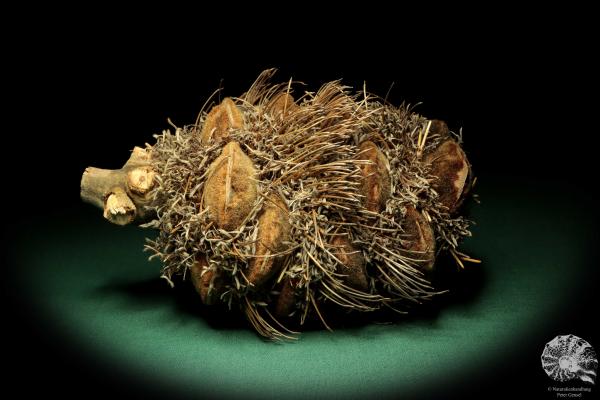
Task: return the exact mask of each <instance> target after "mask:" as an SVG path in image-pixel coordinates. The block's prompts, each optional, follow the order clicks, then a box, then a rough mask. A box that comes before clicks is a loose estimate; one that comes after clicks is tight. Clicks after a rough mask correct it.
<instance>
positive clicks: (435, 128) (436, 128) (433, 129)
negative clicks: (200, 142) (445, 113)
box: [429, 119, 450, 137]
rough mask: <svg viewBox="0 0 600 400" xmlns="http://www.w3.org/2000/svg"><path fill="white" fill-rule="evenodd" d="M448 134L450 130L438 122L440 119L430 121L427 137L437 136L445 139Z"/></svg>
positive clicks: (444, 124)
mask: <svg viewBox="0 0 600 400" xmlns="http://www.w3.org/2000/svg"><path fill="white" fill-rule="evenodd" d="M449 134H450V130H449V129H448V125H447V124H446V123H445V122H444V121H442V120H440V119H432V120H431V126H430V127H429V135H430V136H432V135H439V136H442V137H447V136H449Z"/></svg>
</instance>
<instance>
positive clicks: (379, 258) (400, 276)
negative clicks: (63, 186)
mask: <svg viewBox="0 0 600 400" xmlns="http://www.w3.org/2000/svg"><path fill="white" fill-rule="evenodd" d="M273 74H274V70H268V71H265V72H263V73H262V74H261V75H260V76H259V77H258V79H257V80H256V82H254V84H253V85H252V86H251V88H250V89H249V90H248V91H247V92H246V93H244V94H242V95H241V96H240V97H239V98H235V101H234V100H232V99H231V98H226V99H224V100H223V101H222V102H221V103H220V104H219V105H217V106H215V107H213V108H212V109H211V110H210V112H208V113H206V112H205V111H201V112H200V114H199V115H198V118H197V120H196V122H195V123H194V124H193V125H189V126H185V127H183V128H176V130H175V132H174V133H171V132H170V131H164V132H163V133H162V134H161V135H155V138H156V143H155V144H154V145H153V146H149V145H147V148H146V149H141V148H136V149H134V151H133V153H132V155H131V158H130V159H129V161H128V162H127V163H126V164H125V166H123V168H122V169H119V170H113V171H110V170H102V169H98V168H88V169H87V170H86V172H85V173H84V174H83V177H82V181H81V196H82V198H83V199H84V200H85V201H88V202H90V203H92V204H94V205H96V206H98V207H100V208H102V209H103V210H104V215H105V217H106V218H107V219H108V220H109V221H111V222H113V223H115V224H119V225H123V224H127V223H131V222H147V223H146V224H145V225H143V226H144V227H151V228H155V229H157V231H158V234H157V236H156V238H153V239H148V240H147V244H146V249H147V250H148V251H150V253H151V256H150V258H154V257H157V258H159V259H160V260H161V261H162V262H163V264H164V266H163V270H162V277H163V278H164V279H166V280H167V281H168V282H169V284H171V285H174V284H175V283H177V282H179V281H181V280H184V281H191V282H192V284H193V286H194V287H195V288H196V290H197V291H198V293H199V297H200V301H201V302H202V303H204V304H206V305H209V304H221V305H224V306H226V307H227V308H229V309H233V308H237V309H238V310H240V311H242V312H243V313H244V314H245V315H246V317H247V319H248V321H249V323H250V324H251V325H252V326H253V327H254V328H255V329H256V331H257V332H258V333H259V334H260V335H262V336H265V337H268V338H275V339H281V338H293V337H295V336H294V334H295V333H294V332H292V331H290V330H289V329H287V328H286V326H285V325H284V324H283V323H285V324H286V325H288V324H295V325H297V324H299V325H302V324H304V322H305V321H308V320H311V319H313V320H315V321H321V322H322V324H323V326H324V327H326V328H327V329H331V326H330V325H329V324H328V322H327V319H328V318H329V317H328V316H330V315H331V313H332V312H335V310H336V309H337V310H339V311H340V314H341V315H346V314H347V313H348V311H353V312H374V311H376V310H379V309H381V308H391V309H394V310H396V311H400V312H405V311H407V310H409V309H410V307H411V306H413V305H417V304H420V303H423V302H425V301H427V300H429V299H431V298H432V297H434V296H436V295H438V294H439V293H442V292H443V290H440V289H439V288H435V287H433V285H432V283H431V281H430V279H431V278H432V276H433V275H434V274H435V272H436V265H435V260H436V256H437V255H438V254H440V253H442V252H450V253H451V255H452V256H453V257H454V259H455V260H456V261H457V263H458V264H459V265H460V266H461V267H464V264H463V262H477V260H475V259H473V258H470V257H468V256H466V255H465V254H464V253H462V252H460V251H459V250H458V246H459V244H460V242H461V240H462V239H463V238H464V237H466V236H469V235H470V232H469V224H470V221H469V220H467V219H466V218H464V217H463V216H461V215H460V213H459V211H460V208H459V207H460V205H461V204H462V202H463V201H464V199H465V198H466V197H467V195H468V194H469V191H470V189H471V180H472V175H471V170H470V165H469V162H468V160H467V158H466V155H465V153H464V151H463V150H462V149H461V147H460V143H461V142H462V138H461V136H460V135H456V134H454V133H453V132H452V131H450V130H449V129H448V126H447V125H446V123H444V122H443V121H439V120H428V119H426V118H424V117H422V116H420V115H418V114H416V113H414V112H413V111H412V109H411V108H410V107H408V106H406V105H401V106H399V107H393V106H391V105H388V104H385V103H383V102H381V101H378V100H376V98H374V97H371V96H370V95H368V94H367V93H366V91H365V90H362V91H360V93H358V94H352V93H351V92H350V91H349V88H347V87H344V86H342V85H341V84H340V82H330V83H326V84H325V85H323V86H322V87H321V89H319V90H318V91H317V92H306V93H304V94H303V95H301V96H300V97H298V100H296V101H294V98H293V97H292V93H293V87H292V82H291V81H290V82H287V83H282V84H271V83H270V79H271V78H272V77H273Z"/></svg>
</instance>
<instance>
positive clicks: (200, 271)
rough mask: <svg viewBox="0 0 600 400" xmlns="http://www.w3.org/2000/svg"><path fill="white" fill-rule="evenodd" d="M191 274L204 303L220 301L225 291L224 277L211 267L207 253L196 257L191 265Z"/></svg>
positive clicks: (210, 303)
mask: <svg viewBox="0 0 600 400" xmlns="http://www.w3.org/2000/svg"><path fill="white" fill-rule="evenodd" d="M190 276H191V280H192V283H193V284H194V287H195V288H196V291H197V292H198V294H199V295H200V299H201V300H202V303H203V304H206V305H213V304H215V303H217V302H218V301H219V298H220V296H221V294H222V292H223V279H222V278H221V277H220V276H219V275H218V274H217V273H216V272H215V271H214V270H213V269H210V268H209V265H208V260H207V259H206V256H205V255H200V256H198V257H196V261H195V262H194V264H192V266H191V267H190ZM211 284H212V286H211Z"/></svg>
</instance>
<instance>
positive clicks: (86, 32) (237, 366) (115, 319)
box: [2, 9, 600, 398]
mask: <svg viewBox="0 0 600 400" xmlns="http://www.w3.org/2000/svg"><path fill="white" fill-rule="evenodd" d="M96 11H97V12H96V13H95V14H94V15H101V16H102V18H98V19H93V18H87V17H86V18H76V19H72V20H69V21H59V20H52V21H54V22H53V23H52V24H50V23H48V22H47V21H50V20H51V19H47V20H45V21H46V22H44V21H41V22H40V23H38V24H32V29H30V30H29V32H30V33H31V35H29V36H24V39H23V40H24V43H17V42H14V43H10V44H9V51H12V52H13V53H12V55H11V57H9V59H10V60H12V63H10V66H9V68H13V70H11V74H9V75H7V76H10V80H11V81H12V82H10V83H12V84H13V85H14V87H15V89H16V90H15V91H14V92H13V93H11V96H10V99H11V102H10V105H9V106H8V107H9V115H10V118H9V119H8V120H7V124H9V125H8V127H7V128H6V132H10V133H11V134H10V135H9V134H8V133H7V135H6V139H8V142H5V143H3V144H4V146H3V147H2V148H3V150H4V152H5V157H4V158H3V163H5V166H4V171H5V174H4V179H5V187H6V188H7V189H6V190H5V191H4V193H5V194H8V196H6V195H5V198H6V199H8V206H4V208H3V215H4V218H5V219H8V222H7V223H5V224H4V229H3V232H2V238H3V242H4V243H5V245H6V250H5V251H4V252H3V253H2V260H3V266H4V267H5V269H4V273H3V274H2V277H3V282H2V300H3V304H4V305H5V310H4V315H5V320H6V321H8V322H7V323H5V324H4V326H3V328H2V335H3V342H2V343H3V345H4V350H5V354H4V358H3V360H4V363H5V365H6V366H9V369H8V373H7V374H5V375H4V376H3V377H2V379H3V381H4V382H3V385H4V387H5V388H14V389H16V390H17V391H18V392H19V393H21V394H22V395H33V394H36V393H38V392H39V391H42V393H44V394H45V395H48V396H49V395H60V396H63V397H68V398H70V397H77V398H81V397H82V396H85V397H103V398H107V397H112V396H119V395H120V396H123V395H133V396H136V397H139V396H144V397H148V398H154V397H157V398H160V397H167V396H169V397H171V398H176V397H188V396H189V397H194V398H198V397H226V398H227V397H250V398H281V397H284V398H296V397H303V398H304V397H337V398H353V397H373V396H377V397H380V398H388V397H389V398H399V397H402V398H406V397H409V398H430V397H433V398H440V397H442V398H472V397H482V396H484V397H490V396H493V395H501V396H503V397H508V396H511V397H513V396H514V397H517V396H524V395H525V396H526V395H531V396H532V397H536V398H537V397H548V398H554V396H553V395H552V394H549V393H548V392H547V388H548V386H551V385H556V384H555V383H554V382H553V381H551V380H549V379H548V378H547V377H546V375H545V374H544V372H543V370H542V368H541V366H540V359H539V357H540V354H541V351H542V349H543V346H544V344H545V343H546V342H548V341H549V340H551V339H552V338H553V337H555V336H556V335H562V334H569V333H572V334H575V335H578V336H581V337H582V338H584V339H586V340H588V341H589V342H590V343H591V344H592V345H593V346H595V347H596V350H597V351H598V350H600V349H599V347H600V340H599V336H598V335H597V330H596V329H595V328H594V327H593V326H592V325H593V322H592V321H593V316H594V315H595V314H596V310H595V307H594V306H593V304H595V303H596V301H595V295H596V292H597V291H598V283H597V282H598V281H597V272H596V270H597V266H596V263H597V262H596V259H597V258H596V247H597V243H598V234H597V231H596V226H597V222H598V220H597V215H596V212H595V209H594V197H593V196H592V194H591V193H592V189H593V187H594V185H595V178H594V176H595V175H596V170H597V168H596V167H595V161H594V160H595V158H594V155H595V151H594V144H593V143H592V140H591V137H592V136H593V134H594V132H595V129H596V128H595V123H594V116H595V115H596V114H597V111H596V110H595V107H593V102H588V101H585V100H584V99H585V96H581V95H580V93H586V92H589V91H590V90H591V89H590V87H591V86H590V81H588V79H587V78H586V74H585V73H586V71H589V68H590V66H592V65H594V64H593V63H592V62H591V61H590V60H589V57H590V54H591V53H590V51H589V50H586V49H585V46H584V42H583V41H582V40H580V39H579V37H580V36H578V35H579V34H580V32H579V30H580V29H584V28H585V26H586V25H585V24H583V23H578V24H577V29H574V30H569V33H570V34H571V35H572V36H566V35H565V34H564V33H565V32H564V30H563V29H562V28H561V29H558V28H557V27H560V26H562V25H557V24H554V23H549V24H548V26H547V27H542V28H547V29H538V27H536V29H533V28H532V24H531V21H533V20H535V21H552V20H551V19H544V18H543V16H542V15H540V14H536V15H535V18H534V19H531V18H526V17H524V16H523V17H522V18H521V17H514V16H510V18H507V19H505V20H504V22H503V23H502V24H499V25H494V24H492V23H491V22H490V21H488V20H483V19H482V20H477V21H479V22H476V23H475V24H474V25H464V24H460V23H458V22H457V21H454V20H450V19H447V18H442V19H440V20H436V19H432V18H429V19H426V21H427V23H426V24H425V23H424V21H425V20H423V21H422V19H419V24H418V25H419V29H418V30H414V29H410V28H408V27H407V26H406V22H407V20H408V19H410V18H408V17H406V18H404V17H403V18H401V21H402V23H400V22H399V20H398V19H397V18H395V17H394V15H396V16H397V14H393V13H389V14H388V13H378V15H377V17H376V18H375V19H374V20H371V21H370V24H368V23H367V22H366V21H365V19H368V18H367V17H365V16H364V15H363V11H364V10H362V9H361V10H350V11H351V14H352V15H351V16H349V17H348V18H347V19H343V18H339V17H336V18H334V19H335V20H336V21H339V22H340V23H342V24H344V26H346V28H348V26H350V27H352V29H350V28H348V29H346V30H343V31H340V30H339V28H337V27H336V26H335V24H331V23H330V22H331V20H324V17H323V16H320V17H319V18H316V17H315V15H317V14H315V15H312V16H311V15H307V16H306V18H300V19H299V20H298V21H294V22H290V23H288V24H287V26H288V27H287V28H286V29H283V30H282V28H281V22H280V21H279V20H275V22H274V21H273V20H270V21H269V22H268V23H266V22H265V23H262V24H261V23H256V21H253V22H254V23H248V18H246V19H245V22H244V23H241V24H237V25H236V24H234V23H233V22H231V21H230V22H229V23H228V24H222V23H221V22H219V24H218V26H214V27H213V26H208V25H207V24H208V22H210V21H208V22H207V20H206V19H203V23H202V24H200V23H199V22H198V21H195V23H194V24H188V25H185V27H186V28H190V29H182V24H181V22H180V21H179V20H178V19H172V18H168V17H167V16H165V15H162V14H161V15H160V16H159V17H158V18H157V19H155V20H154V19H152V20H147V19H144V20H143V21H142V20H141V19H140V18H138V17H139V15H136V16H130V17H131V18H129V17H127V16H122V17H119V16H118V15H121V14H119V13H112V12H109V13H108V14H107V15H104V14H102V13H99V14H98V12H99V11H98V10H96ZM517 14H518V15H519V16H522V15H523V14H522V13H517ZM318 15H321V13H320V12H319V13H318ZM286 18H290V16H289V15H288V16H287V17H286ZM133 21H137V24H134V23H133ZM216 21H222V20H221V19H215V24H216ZM577 21H579V19H577ZM59 22H60V23H59ZM324 22H328V23H324ZM359 22H360V23H359ZM27 26H29V25H27ZM359 26H362V27H363V28H364V29H359V28H357V27H359ZM509 26H510V29H509V28H508V27H509ZM240 27H242V28H240ZM317 27H318V28H317ZM433 27H437V28H439V29H438V30H436V32H438V33H437V34H434V35H433V38H432V40H430V41H424V42H419V41H418V40H419V38H421V37H422V36H426V32H430V31H431V30H433ZM490 27H491V29H486V28H490ZM530 28H531V30H530ZM274 31H275V32H284V33H285V32H287V33H286V34H282V35H277V36H281V37H283V38H284V39H285V40H286V41H285V45H283V46H282V45H277V44H274V42H273V41H271V40H267V39H268V38H272V37H273V35H274V34H273V32H274ZM508 31H510V32H518V34H515V35H514V36H510V35H509V34H508V33H507V32H508ZM366 32H368V33H366ZM415 32H419V34H416V33H415ZM293 33H296V35H294V34H293ZM342 33H344V34H342ZM430 33H431V32H430ZM575 36H577V39H576V38H575ZM583 36H585V35H583ZM230 37H232V38H233V41H231V42H230V41H228V40H229V38H230ZM223 41H227V43H233V44H232V46H230V47H227V49H228V51H223V45H222V43H223ZM236 45H237V46H236ZM575 60H576V61H575ZM272 66H276V67H279V68H280V70H281V73H280V75H279V77H280V78H281V80H287V79H288V78H289V77H290V76H293V77H294V79H298V80H302V81H305V82H308V83H309V86H307V89H315V88H316V87H318V85H319V84H320V83H322V82H324V81H327V80H332V79H338V78H343V79H344V82H345V83H346V84H348V85H351V86H354V87H356V88H360V87H362V84H363V81H366V82H367V88H368V89H369V90H370V91H372V92H374V93H376V94H379V95H381V96H385V95H386V92H387V91H388V89H389V88H390V84H391V83H392V82H395V86H394V88H393V90H392V91H391V92H390V95H389V97H388V99H389V100H390V101H391V102H392V103H393V104H399V103H400V102H401V101H402V100H407V101H408V102H410V103H412V104H415V103H417V102H423V104H422V105H421V106H419V108H418V109H417V110H418V111H419V112H421V113H422V114H424V115H426V116H428V117H432V118H441V119H444V120H447V121H448V123H449V125H450V127H451V128H453V129H458V128H459V127H463V129H464V139H465V149H466V151H467V154H468V156H469V159H470V160H471V162H472V163H473V165H474V170H475V172H476V174H477V175H478V177H479V184H478V189H477V192H478V193H479V194H480V196H481V200H482V204H481V205H472V206H470V207H469V210H470V211H469V212H470V214H471V217H472V218H473V219H474V220H476V222H477V225H476V226H475V227H474V228H473V233H474V237H473V238H471V239H469V240H467V241H466V242H465V246H464V248H465V250H466V251H467V252H468V253H469V254H471V255H473V256H475V257H477V258H481V259H482V260H483V264H481V265H469V266H468V268H467V270H465V271H459V272H456V271H455V270H452V269H448V268H451V267H450V266H448V265H446V266H445V268H447V269H446V270H445V271H446V277H447V278H448V279H449V281H448V284H449V285H450V286H451V289H452V290H451V294H450V295H448V296H447V297H445V298H444V299H442V300H440V301H438V302H436V303H434V304H432V305H430V306H427V307H425V309H424V310H422V311H421V312H419V313H416V314H415V315H413V316H411V317H407V318H403V319H399V320H396V321H395V323H393V324H381V323H378V324H375V323H373V324H360V323H356V324H353V326H351V327H345V328H343V327H340V328H339V329H336V331H335V332H334V333H329V332H326V331H319V330H317V331H310V332H306V333H304V334H303V335H302V336H301V338H300V340H299V341H297V342H294V343H285V344H272V343H268V342H264V341H262V340H261V339H260V338H259V337H258V336H256V335H255V334H254V333H253V332H252V330H251V329H249V328H247V327H246V326H245V325H244V324H243V323H237V322H228V320H227V319H226V318H224V317H223V316H219V315H218V314H217V315H215V314H216V313H214V312H210V311H209V310H207V309H206V308H204V307H202V306H201V305H200V302H199V301H198V299H197V298H196V297H195V295H194V292H193V291H192V290H190V288H189V287H183V286H182V287H178V288H177V289H176V290H171V289H169V287H168V286H167V285H166V284H165V283H164V282H163V281H161V280H160V279H159V278H158V276H159V268H160V266H159V265H158V264H156V263H148V262H147V261H146V255H145V254H143V253H142V251H141V250H142V246H143V237H144V235H145V234H151V232H143V231H140V230H138V229H136V228H135V227H126V228H119V227H116V226H111V225H109V224H108V223H106V222H104V221H103V220H102V217H101V213H100V211H98V210H94V209H92V208H91V206H87V205H83V204H81V202H80V201H79V179H80V176H81V173H82V171H83V169H84V168H85V167H87V166H90V165H94V166H97V167H104V168H119V167H120V166H121V165H122V163H123V162H124V160H126V159H127V157H128V154H129V151H130V149H131V148H133V146H135V145H141V144H143V143H144V142H150V143H152V138H151V135H152V134H153V133H159V132H160V131H161V130H162V129H165V128H167V127H168V125H167V123H166V118H167V117H170V118H171V119H172V120H173V121H174V122H175V123H176V124H178V125H181V124H184V123H189V122H191V121H193V120H194V118H195V116H196V113H197V111H198V109H199V108H200V107H201V105H202V104H203V102H204V101H205V99H206V98H207V96H208V95H209V94H210V93H211V92H212V91H213V90H214V89H215V88H216V87H218V86H219V82H220V80H221V79H223V80H224V82H223V83H224V86H225V88H226V91H225V95H234V96H235V95H239V94H240V93H241V92H243V91H244V90H245V89H246V88H247V87H248V85H249V84H250V82H252V80H253V79H254V78H255V77H256V76H257V74H258V73H259V72H260V71H261V70H262V69H264V68H267V67H272ZM573 66H577V68H572V67H573ZM11 155H16V156H18V157H21V158H25V159H26V160H27V162H24V163H23V162H16V161H12V159H11V157H10V156H11ZM452 271H454V272H452ZM588 398H589V396H588Z"/></svg>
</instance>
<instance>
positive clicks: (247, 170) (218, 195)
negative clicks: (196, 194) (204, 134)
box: [202, 142, 258, 231]
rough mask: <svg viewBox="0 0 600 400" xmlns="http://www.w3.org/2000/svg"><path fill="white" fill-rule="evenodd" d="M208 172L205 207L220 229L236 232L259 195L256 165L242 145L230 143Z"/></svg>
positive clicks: (203, 198) (204, 197)
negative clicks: (245, 152)
mask: <svg viewBox="0 0 600 400" xmlns="http://www.w3.org/2000/svg"><path fill="white" fill-rule="evenodd" d="M208 171H209V175H208V179H207V180H206V183H205V189H204V192H203V196H202V203H203V206H204V208H206V209H207V210H208V214H209V216H210V217H211V219H212V220H213V221H214V222H215V223H216V224H217V226H218V227H219V228H222V229H225V230H228V231H232V230H236V229H237V228H238V227H239V226H240V224H241V223H242V222H243V221H244V219H245V218H246V217H247V216H248V214H249V213H250V211H251V210H252V207H253V206H254V202H255V201H256V199H257V196H258V188H257V183H256V169H255V168H254V164H253V163H252V160H251V159H250V158H249V157H248V156H247V155H246V154H244V152H243V151H242V149H241V148H240V145H239V143H237V142H229V143H227V144H226V145H225V147H223V151H222V153H221V156H219V157H218V158H217V159H216V160H215V161H214V162H213V163H212V164H211V165H210V167H209V169H208Z"/></svg>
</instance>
